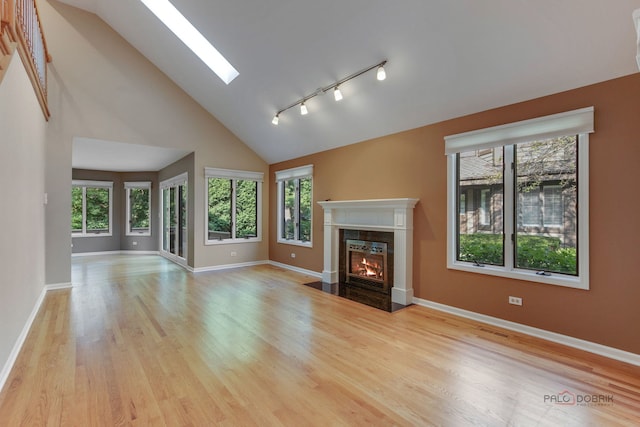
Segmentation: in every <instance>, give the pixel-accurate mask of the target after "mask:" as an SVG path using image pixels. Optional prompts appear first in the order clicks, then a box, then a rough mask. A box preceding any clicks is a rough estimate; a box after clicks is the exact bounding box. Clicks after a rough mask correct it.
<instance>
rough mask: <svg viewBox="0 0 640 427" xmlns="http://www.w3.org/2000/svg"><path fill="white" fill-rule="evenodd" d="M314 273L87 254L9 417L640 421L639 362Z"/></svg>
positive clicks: (42, 322)
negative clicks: (354, 294) (379, 296)
mask: <svg viewBox="0 0 640 427" xmlns="http://www.w3.org/2000/svg"><path fill="white" fill-rule="evenodd" d="M312 281H314V279H313V278H310V277H307V276H304V275H301V274H299V273H295V272H292V271H288V270H284V269H282V268H278V267H273V266H268V265H263V266H255V267H247V268H239V269H232V270H225V271H216V272H207V273H195V274H194V273H189V272H187V271H185V270H183V269H182V268H181V267H178V266H176V265H174V264H172V263H170V262H168V261H166V260H164V259H162V258H160V257H154V256H99V257H84V258H76V259H74V260H73V283H74V288H73V289H71V290H59V291H52V292H49V293H48V294H47V297H46V299H45V301H44V303H43V305H42V307H41V310H40V312H39V313H38V315H37V317H36V319H35V321H34V324H33V327H32V330H31V331H30V333H29V336H28V337H27V340H26V342H25V344H24V346H23V349H22V351H21V353H20V355H19V357H18V359H17V361H16V363H15V365H14V368H13V370H12V372H11V374H10V377H9V380H8V381H7V383H6V385H5V387H4V389H3V390H2V391H1V392H0V426H9V427H13V426H21V425H25V426H40V425H42V426H44V425H51V426H119V425H123V426H124V425H127V426H143V425H144V426H146V425H157V426H203V425H207V426H208V425H222V426H239V425H242V426H251V425H255V426H265V425H284V426H300V425H310V426H313V425H318V426H326V425H367V426H369V425H382V426H387V425H398V426H415V425H427V426H429V425H434V426H436V425H437V426H452V425H455V426H465V425H480V426H554V427H555V426H581V427H582V426H590V425H593V426H637V425H640V368H639V367H637V366H632V365H628V364H624V363H621V362H617V361H613V360H610V359H606V358H604V357H601V356H597V355H594V354H590V353H586V352H582V351H579V350H576V349H571V348H568V347H565V346H562V345H559V344H556V343H551V342H548V341H544V340H541V339H537V338H533V337H530V336H526V335H523V334H519V333H516V332H513V331H507V330H503V329H500V328H497V327H493V326H489V325H486V324H482V323H478V322H474V321H471V320H468V319H462V318H458V317H456V316H453V315H449V314H445V313H440V312H437V311H434V310H430V309H427V308H424V307H418V306H411V307H408V308H405V309H403V310H400V311H397V312H394V313H387V312H384V311H381V310H377V309H374V308H371V307H368V306H364V305H361V304H358V303H355V302H353V301H349V300H346V299H343V298H340V297H338V296H335V295H330V294H327V293H323V292H321V291H318V290H316V289H313V288H311V287H307V286H303V285H302V284H303V283H306V282H312ZM562 393H565V394H564V395H562ZM558 396H573V398H574V399H576V400H578V399H581V400H582V401H581V402H577V401H576V402H573V404H570V405H566V404H560V403H562V402H558V401H557V400H556V401H553V400H551V399H558ZM585 399H588V400H589V401H588V402H586V401H585Z"/></svg>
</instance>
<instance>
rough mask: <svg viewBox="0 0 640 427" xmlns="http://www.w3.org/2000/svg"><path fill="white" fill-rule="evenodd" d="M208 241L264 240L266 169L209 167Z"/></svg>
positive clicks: (206, 174) (207, 171)
mask: <svg viewBox="0 0 640 427" xmlns="http://www.w3.org/2000/svg"><path fill="white" fill-rule="evenodd" d="M205 177H206V179H207V185H206V187H207V212H206V219H207V226H206V230H207V232H206V239H205V240H206V242H207V244H216V243H233V242H247V241H259V240H261V239H262V233H261V228H262V221H261V218H262V202H261V201H262V181H263V173H262V172H245V171H234V170H228V169H216V168H205Z"/></svg>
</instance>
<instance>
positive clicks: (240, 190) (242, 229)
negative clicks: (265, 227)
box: [236, 179, 258, 239]
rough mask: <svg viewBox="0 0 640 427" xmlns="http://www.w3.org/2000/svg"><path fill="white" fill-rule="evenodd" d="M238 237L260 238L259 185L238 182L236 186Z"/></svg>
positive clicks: (242, 181)
mask: <svg viewBox="0 0 640 427" xmlns="http://www.w3.org/2000/svg"><path fill="white" fill-rule="evenodd" d="M236 191H237V196H236V223H237V225H236V237H237V238H239V239H243V238H245V237H247V238H248V237H257V236H258V183H257V182H256V181H247V180H242V179H241V180H238V182H237V184H236Z"/></svg>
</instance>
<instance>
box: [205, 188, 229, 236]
mask: <svg viewBox="0 0 640 427" xmlns="http://www.w3.org/2000/svg"><path fill="white" fill-rule="evenodd" d="M231 184H232V181H231V180H230V179H223V178H209V231H212V232H217V233H220V235H224V236H225V237H226V238H230V237H231V188H232V187H231Z"/></svg>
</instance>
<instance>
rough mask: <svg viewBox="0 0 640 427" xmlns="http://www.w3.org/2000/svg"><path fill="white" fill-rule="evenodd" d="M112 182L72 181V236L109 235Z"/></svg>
mask: <svg viewBox="0 0 640 427" xmlns="http://www.w3.org/2000/svg"><path fill="white" fill-rule="evenodd" d="M112 190H113V182H106V181H73V182H72V185H71V234H72V236H73V237H83V236H110V235H111V223H112V222H111V203H112Z"/></svg>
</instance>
